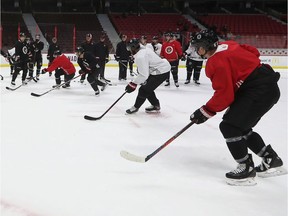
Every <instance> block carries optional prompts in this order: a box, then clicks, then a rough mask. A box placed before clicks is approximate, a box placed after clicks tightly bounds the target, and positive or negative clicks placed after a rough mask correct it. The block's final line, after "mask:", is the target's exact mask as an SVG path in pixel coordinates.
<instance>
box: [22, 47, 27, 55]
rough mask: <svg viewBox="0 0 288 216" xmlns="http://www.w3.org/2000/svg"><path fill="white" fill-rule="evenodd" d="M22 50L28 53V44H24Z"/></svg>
mask: <svg viewBox="0 0 288 216" xmlns="http://www.w3.org/2000/svg"><path fill="white" fill-rule="evenodd" d="M22 52H23V54H27V53H28V49H27V47H26V46H23V48H22Z"/></svg>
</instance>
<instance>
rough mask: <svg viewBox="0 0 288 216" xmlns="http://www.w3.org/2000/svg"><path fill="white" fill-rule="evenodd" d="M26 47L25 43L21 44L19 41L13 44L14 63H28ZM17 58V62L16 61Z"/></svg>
mask: <svg viewBox="0 0 288 216" xmlns="http://www.w3.org/2000/svg"><path fill="white" fill-rule="evenodd" d="M28 52H29V50H28V47H27V44H26V42H25V41H23V42H21V41H20V40H19V41H17V42H16V44H15V56H16V61H21V62H28V60H29V56H28ZM17 58H18V60H17Z"/></svg>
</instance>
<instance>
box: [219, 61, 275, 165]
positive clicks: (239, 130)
mask: <svg viewBox="0 0 288 216" xmlns="http://www.w3.org/2000/svg"><path fill="white" fill-rule="evenodd" d="M279 77H280V75H279V73H277V72H274V71H273V69H271V68H268V67H267V66H265V65H262V66H261V67H259V68H258V69H256V70H254V71H253V72H252V73H251V74H250V75H249V77H248V78H247V79H246V80H245V82H244V83H243V84H242V86H241V87H240V88H239V90H238V91H237V93H236V95H235V100H234V102H233V103H232V104H231V105H230V107H229V108H228V109H227V111H226V113H225V114H224V116H223V121H222V122H221V123H220V125H219V127H220V130H221V132H222V134H223V136H224V138H225V140H226V143H227V146H228V148H229V150H230V152H231V154H232V156H233V157H234V159H235V160H236V161H237V162H238V163H241V162H242V161H244V160H245V157H247V153H248V149H247V147H248V148H249V149H251V150H252V151H253V152H254V153H255V154H259V153H260V152H261V151H262V150H263V148H264V147H265V143H264V141H263V140H262V138H261V136H260V135H259V134H258V133H256V132H253V131H252V128H253V127H254V126H255V125H256V124H257V123H258V122H259V120H260V119H261V117H262V116H263V115H264V114H265V113H267V112H268V111H269V110H270V109H271V108H272V107H273V106H274V104H276V103H277V101H278V100H279V97H280V90H279V87H278V85H277V81H278V80H279Z"/></svg>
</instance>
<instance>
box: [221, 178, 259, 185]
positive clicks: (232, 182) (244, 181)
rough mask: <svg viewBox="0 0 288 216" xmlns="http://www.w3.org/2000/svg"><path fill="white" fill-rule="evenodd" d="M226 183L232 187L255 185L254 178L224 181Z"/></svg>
mask: <svg viewBox="0 0 288 216" xmlns="http://www.w3.org/2000/svg"><path fill="white" fill-rule="evenodd" d="M226 183H227V184H228V185H232V186H254V185H256V184H257V182H256V181H255V179H254V177H252V178H245V179H226Z"/></svg>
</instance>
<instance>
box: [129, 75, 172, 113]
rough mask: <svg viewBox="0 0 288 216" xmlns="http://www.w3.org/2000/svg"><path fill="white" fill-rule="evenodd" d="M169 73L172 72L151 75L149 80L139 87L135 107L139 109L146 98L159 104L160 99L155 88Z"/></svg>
mask: <svg viewBox="0 0 288 216" xmlns="http://www.w3.org/2000/svg"><path fill="white" fill-rule="evenodd" d="M169 73H170V72H167V73H164V74H160V75H150V76H149V77H148V79H147V81H146V82H145V83H144V84H143V85H142V86H141V87H140V88H139V91H138V95H137V98H136V101H135V104H134V107H136V108H138V109H139V108H140V107H141V106H142V104H143V103H144V102H145V100H146V99H148V101H149V102H150V103H151V104H152V105H154V106H159V100H158V99H157V97H156V95H155V92H154V90H155V89H156V88H157V87H158V86H159V85H161V84H162V83H163V82H164V81H165V80H166V79H167V77H168V74H169Z"/></svg>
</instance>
